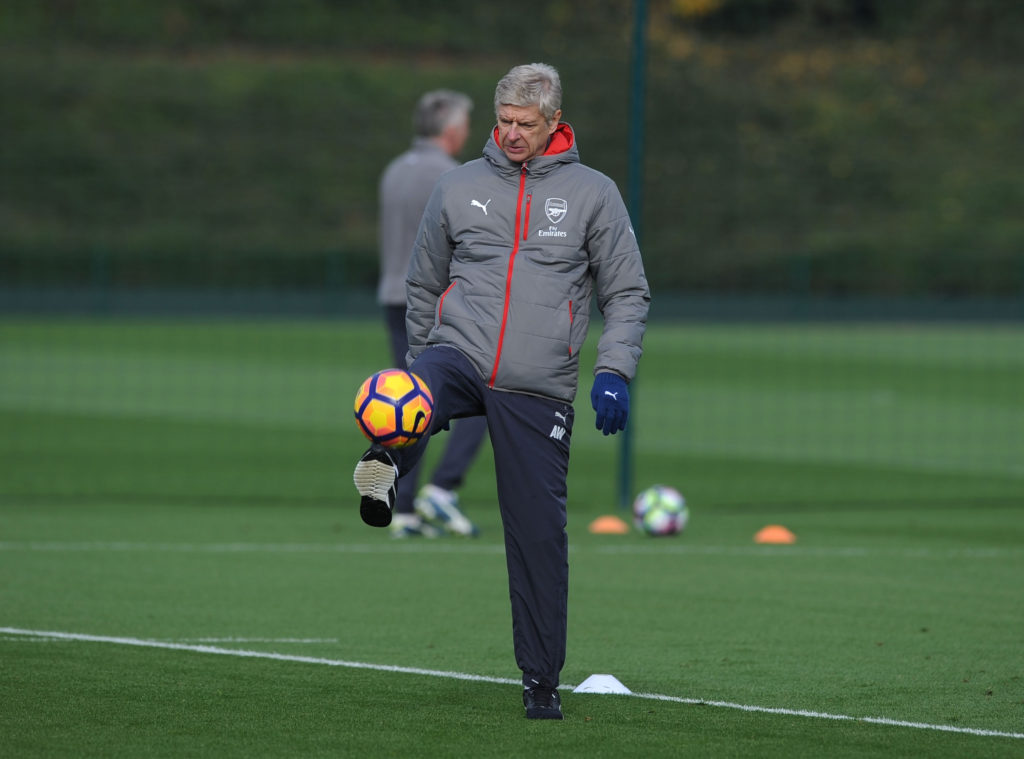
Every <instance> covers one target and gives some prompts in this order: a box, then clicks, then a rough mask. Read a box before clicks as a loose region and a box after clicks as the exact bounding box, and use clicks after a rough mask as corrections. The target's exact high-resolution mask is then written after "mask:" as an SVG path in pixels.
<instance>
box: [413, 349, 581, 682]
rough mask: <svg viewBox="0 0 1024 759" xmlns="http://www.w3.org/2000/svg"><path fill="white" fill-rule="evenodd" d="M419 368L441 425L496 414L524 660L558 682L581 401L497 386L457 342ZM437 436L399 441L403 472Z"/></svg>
mask: <svg viewBox="0 0 1024 759" xmlns="http://www.w3.org/2000/svg"><path fill="white" fill-rule="evenodd" d="M411 371H412V372H414V373H415V374H416V375H417V376H419V377H421V378H422V379H423V380H424V381H425V382H426V383H427V387H429V388H430V391H431V393H432V394H433V396H434V414H433V418H432V421H431V434H434V433H436V432H438V431H440V430H441V429H443V428H445V427H446V426H447V424H448V422H449V420H451V419H456V418H459V417H465V416H472V415H478V414H483V415H484V416H486V417H487V427H488V429H489V431H490V435H491V448H492V449H493V450H494V468H495V474H496V477H497V486H498V505H499V507H500V509H501V520H502V524H503V525H504V531H505V558H506V562H507V564H508V586H509V596H510V598H511V601H512V639H513V645H514V648H515V655H516V663H517V664H518V665H519V668H520V669H521V670H522V672H523V685H524V686H525V687H533V686H535V685H542V686H545V687H549V688H554V687H557V685H558V678H559V674H560V672H561V671H562V667H563V665H564V664H565V642H566V619H567V613H568V591H569V545H568V537H567V535H566V532H565V526H566V496H567V492H566V477H567V475H568V472H569V440H570V437H571V436H572V422H573V409H572V405H571V404H569V403H565V402H564V401H556V400H553V399H550V398H541V397H539V396H535V395H527V394H525V393H512V392H504V391H499V390H493V389H491V388H489V387H487V385H486V383H485V382H484V380H483V379H481V378H480V375H479V373H478V372H477V371H476V369H475V368H474V366H473V365H472V363H470V361H469V359H468V358H466V356H465V355H464V354H463V353H461V352H460V351H458V350H456V349H455V348H451V347H448V346H435V347H431V348H428V349H427V350H425V351H424V352H423V353H421V354H420V355H419V356H418V357H417V359H416V360H415V361H414V362H413V365H412V367H411ZM427 442H428V438H426V437H425V438H424V439H423V440H421V441H420V442H418V443H417V444H416V445H413V446H410V447H409V448H404V449H398V450H396V451H394V453H395V454H396V456H395V458H396V460H397V463H398V468H399V474H400V475H403V474H405V473H406V472H408V471H410V470H411V469H412V468H413V467H414V466H415V465H416V463H417V462H418V461H419V459H420V458H421V457H422V456H423V452H424V450H425V448H426V445H427Z"/></svg>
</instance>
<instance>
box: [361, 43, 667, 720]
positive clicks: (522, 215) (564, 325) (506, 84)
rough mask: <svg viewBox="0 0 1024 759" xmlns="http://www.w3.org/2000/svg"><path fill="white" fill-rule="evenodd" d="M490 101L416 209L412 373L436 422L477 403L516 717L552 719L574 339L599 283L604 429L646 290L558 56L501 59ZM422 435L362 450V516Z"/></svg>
mask: <svg viewBox="0 0 1024 759" xmlns="http://www.w3.org/2000/svg"><path fill="white" fill-rule="evenodd" d="M494 107H495V113H496V115H497V125H496V126H495V128H494V131H493V133H492V134H491V137H490V139H489V140H488V141H487V144H486V145H485V147H484V154H483V157H482V158H479V159H477V160H475V161H470V162H469V163H467V164H465V165H463V166H461V167H460V168H458V169H454V170H452V171H450V172H448V173H447V174H445V175H444V176H443V177H442V178H441V179H440V180H439V181H438V183H437V186H436V187H435V188H434V190H433V192H432V194H431V196H430V200H429V202H428V203H427V207H426V210H425V212H424V214H423V220H422V222H421V224H420V227H419V232H418V235H417V239H416V244H415V249H414V251H413V258H412V262H411V264H410V267H409V273H408V278H407V279H408V282H407V292H408V301H407V308H408V325H407V326H408V334H409V352H410V357H411V359H413V361H412V364H411V371H413V372H415V373H416V374H417V375H419V376H420V377H422V378H423V379H424V380H425V381H426V383H427V386H428V387H429V388H430V389H431V390H432V392H433V395H434V414H433V417H432V420H431V432H436V431H437V430H439V429H441V428H443V426H444V425H445V424H447V422H448V420H450V419H454V418H458V417H462V416H468V415H472V414H481V413H482V414H484V415H486V417H487V424H488V428H489V430H490V435H491V445H492V447H493V449H494V464H495V473H496V478H497V487H498V505H499V508H500V511H501V518H502V524H503V526H504V533H505V555H506V561H507V565H508V576H509V594H510V598H511V603H512V637H513V647H514V650H515V655H516V663H517V664H518V666H519V668H520V669H521V670H522V673H523V678H522V679H523V688H524V690H523V704H524V706H525V708H526V716H527V717H528V718H531V719H561V718H562V711H561V703H560V699H559V695H558V691H557V687H558V682H559V675H560V673H561V670H562V667H563V665H564V663H565V645H566V619H567V612H568V606H567V599H568V587H569V566H568V539H567V536H566V531H565V526H566V500H567V487H566V478H567V474H568V467H569V441H570V438H571V436H572V429H573V407H572V402H573V399H574V397H575V395H576V390H577V382H578V375H579V350H580V348H581V346H582V345H583V342H584V339H585V338H586V334H587V328H588V326H589V324H588V323H589V316H590V307H591V301H592V299H594V298H596V303H597V307H598V308H599V309H600V311H601V312H602V315H603V317H604V327H603V330H602V332H601V337H600V340H599V342H598V347H597V357H596V360H595V366H594V382H593V385H592V388H591V403H592V405H593V407H594V410H595V411H596V412H597V416H596V420H597V428H598V429H600V430H602V431H603V432H604V434H606V435H607V434H613V433H615V432H617V431H619V430H622V429H625V426H626V420H627V418H628V414H629V392H628V389H627V383H628V382H629V381H630V380H631V379H632V378H633V376H634V374H635V372H636V367H637V363H638V362H639V360H640V354H641V352H642V348H641V341H642V338H643V333H644V329H645V325H646V321H647V310H648V305H649V302H650V291H649V289H648V285H647V279H646V277H645V275H644V269H643V262H642V260H641V257H640V250H639V247H638V245H637V241H636V237H635V235H634V233H633V229H632V226H631V224H630V220H629V215H628V213H627V211H626V207H625V204H624V203H623V202H622V197H621V195H620V194H619V191H618V189H617V188H616V186H615V184H614V182H612V180H611V179H609V178H608V177H606V176H604V175H603V174H601V173H599V172H597V171H594V170H593V169H590V168H587V167H586V166H584V165H583V164H581V163H580V160H579V152H578V150H577V146H576V136H575V134H574V132H573V130H572V128H571V127H570V126H569V125H568V124H565V123H562V122H561V115H562V112H561V84H560V81H559V76H558V72H557V71H555V69H553V68H552V67H551V66H548V65H546V64H537V63H535V64H530V65H526V66H517V67H515V68H513V69H512V70H511V71H509V73H508V74H506V75H505V77H503V78H502V79H501V81H499V82H498V86H497V88H496V90H495V95H494ZM426 444H427V439H426V438H424V439H422V440H421V441H420V442H418V443H417V444H415V445H413V446H410V447H409V448H405V449H400V450H395V451H389V450H387V449H384V448H382V447H380V446H372V447H371V448H370V450H368V451H367V452H366V453H365V454H364V455H363V457H362V459H360V461H359V463H358V464H357V465H356V470H355V475H354V480H355V483H356V489H357V490H358V491H359V494H360V496H361V499H360V514H361V516H362V518H363V521H365V522H366V523H368V524H371V525H376V526H384V525H387V524H388V523H389V522H390V520H391V509H392V504H393V503H394V497H395V481H396V478H397V476H398V475H399V474H402V473H404V472H406V471H408V470H409V468H410V467H412V466H413V465H414V464H415V462H416V461H417V460H419V458H420V457H421V456H422V455H423V450H424V447H425V445H426Z"/></svg>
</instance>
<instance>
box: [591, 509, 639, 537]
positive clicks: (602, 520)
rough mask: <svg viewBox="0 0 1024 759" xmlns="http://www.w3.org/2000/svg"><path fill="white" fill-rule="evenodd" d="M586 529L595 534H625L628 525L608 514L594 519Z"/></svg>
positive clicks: (627, 530)
mask: <svg viewBox="0 0 1024 759" xmlns="http://www.w3.org/2000/svg"><path fill="white" fill-rule="evenodd" d="M588 529H589V530H590V531H591V532H592V533H594V534H595V535H625V534H626V533H627V532H629V525H628V524H626V523H625V522H623V521H622V520H621V519H619V518H618V517H617V516H613V515H611V514H609V515H606V516H603V517H598V518H597V519H595V520H594V521H593V522H591V523H590V527H589V528H588Z"/></svg>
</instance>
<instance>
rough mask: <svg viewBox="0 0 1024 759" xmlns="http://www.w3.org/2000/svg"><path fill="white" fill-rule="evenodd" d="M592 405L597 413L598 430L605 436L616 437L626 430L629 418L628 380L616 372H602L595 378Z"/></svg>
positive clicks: (591, 393) (591, 396)
mask: <svg viewBox="0 0 1024 759" xmlns="http://www.w3.org/2000/svg"><path fill="white" fill-rule="evenodd" d="M590 403H591V404H592V405H593V407H594V411H596V412H597V429H599V430H601V432H603V433H604V434H605V435H614V434H615V433H616V432H618V431H619V430H624V429H626V419H627V418H628V417H629V390H628V389H627V388H626V380H624V379H622V377H620V376H619V375H618V374H616V373H615V372H601V373H600V374H598V375H597V376H596V377H594V388H593V389H592V390H591V391H590Z"/></svg>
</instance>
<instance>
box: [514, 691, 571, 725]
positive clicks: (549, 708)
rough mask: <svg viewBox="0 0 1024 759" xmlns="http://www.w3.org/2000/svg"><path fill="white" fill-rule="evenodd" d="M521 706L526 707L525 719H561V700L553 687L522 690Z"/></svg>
mask: <svg viewBox="0 0 1024 759" xmlns="http://www.w3.org/2000/svg"><path fill="white" fill-rule="evenodd" d="M523 706H525V707H526V718H527V719H562V701H561V699H559V698H558V691H557V690H555V689H554V688H544V687H542V686H540V685H538V686H537V687H535V688H526V689H525V690H523Z"/></svg>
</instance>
